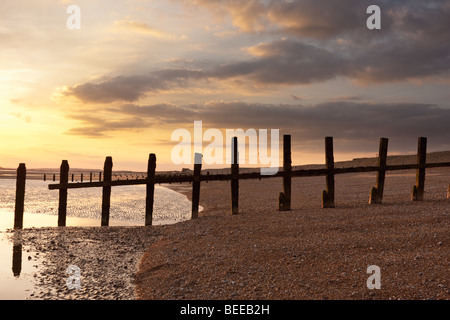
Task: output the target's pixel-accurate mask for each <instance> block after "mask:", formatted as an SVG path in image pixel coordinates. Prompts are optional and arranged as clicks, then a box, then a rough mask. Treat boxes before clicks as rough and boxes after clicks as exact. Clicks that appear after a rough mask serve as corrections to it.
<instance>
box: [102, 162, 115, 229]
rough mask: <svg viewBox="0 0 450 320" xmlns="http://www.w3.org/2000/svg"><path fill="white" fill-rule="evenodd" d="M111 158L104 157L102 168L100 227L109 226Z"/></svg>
mask: <svg viewBox="0 0 450 320" xmlns="http://www.w3.org/2000/svg"><path fill="white" fill-rule="evenodd" d="M112 167H113V162H112V157H106V159H105V165H104V167H103V173H104V177H103V182H104V183H103V192H102V226H105V227H106V226H108V225H109V209H110V207H111V179H112Z"/></svg>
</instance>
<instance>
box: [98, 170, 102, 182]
mask: <svg viewBox="0 0 450 320" xmlns="http://www.w3.org/2000/svg"><path fill="white" fill-rule="evenodd" d="M98 182H102V172H101V171H100V172H99V173H98Z"/></svg>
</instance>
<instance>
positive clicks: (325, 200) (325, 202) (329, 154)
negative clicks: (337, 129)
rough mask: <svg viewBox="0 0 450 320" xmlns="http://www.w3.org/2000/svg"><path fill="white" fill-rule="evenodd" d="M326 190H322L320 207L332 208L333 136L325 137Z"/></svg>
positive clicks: (333, 205)
mask: <svg viewBox="0 0 450 320" xmlns="http://www.w3.org/2000/svg"><path fill="white" fill-rule="evenodd" d="M325 164H326V169H327V175H326V190H323V192H322V207H323V208H334V207H335V204H334V155H333V137H326V138H325Z"/></svg>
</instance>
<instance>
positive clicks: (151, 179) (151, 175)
mask: <svg viewBox="0 0 450 320" xmlns="http://www.w3.org/2000/svg"><path fill="white" fill-rule="evenodd" d="M155 171H156V155H155V154H154V153H151V154H150V155H149V158H148V165H147V195H146V198H145V225H146V226H151V225H152V223H153V203H154V197H155Z"/></svg>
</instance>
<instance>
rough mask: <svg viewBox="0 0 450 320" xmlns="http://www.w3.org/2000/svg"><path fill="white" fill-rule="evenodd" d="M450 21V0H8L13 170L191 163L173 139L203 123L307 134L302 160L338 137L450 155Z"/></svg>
mask: <svg viewBox="0 0 450 320" xmlns="http://www.w3.org/2000/svg"><path fill="white" fill-rule="evenodd" d="M373 4H375V5H378V6H379V7H380V9H381V29H379V30H377V29H375V30H369V29H368V28H367V26H366V21H367V19H368V18H369V17H370V14H367V12H366V10H367V8H368V7H369V6H370V5H373ZM70 5H76V6H78V7H79V8H80V13H81V16H80V29H69V28H68V27H67V20H68V19H69V18H70V16H71V14H70V13H67V11H66V10H67V8H68V7H69V6H70ZM449 16H450V1H448V0H447V1H444V0H442V1H440V0H430V1H414V0H398V1H396V0H385V1H366V0H340V1H336V0H291V1H287V0H286V1H283V0H279V1H272V0H250V1H238V0H215V1H212V0H164V1H163V0H154V1H149V0H147V1H143V0H122V1H106V0H89V1H87V0H76V1H56V0H54V1H52V0H39V1H38V0H26V1H25V0H16V1H2V2H1V3H0V144H1V145H0V167H17V165H18V164H19V163H22V162H24V163H26V164H27V167H28V168H43V167H45V168H54V167H58V166H59V165H60V163H61V160H63V159H65V160H68V161H69V164H70V166H71V167H72V168H101V167H102V166H103V161H104V159H105V157H106V156H112V157H113V159H114V168H115V169H116V170H119V169H120V170H138V171H145V170H146V167H147V163H146V162H147V159H148V154H149V153H155V154H156V156H157V161H158V162H157V163H158V167H157V168H158V169H159V170H171V169H179V168H181V167H189V165H175V164H174V163H173V161H172V159H171V151H172V150H173V148H174V146H175V145H176V144H177V143H178V141H171V136H172V133H173V132H174V130H176V129H180V128H184V129H187V130H189V131H192V132H193V124H194V121H202V123H203V128H204V130H206V129H208V128H216V129H219V130H222V131H223V130H225V129H237V128H242V129H244V130H247V129H250V128H253V129H256V130H258V129H268V130H270V129H278V130H279V132H280V139H282V135H283V134H291V135H292V151H293V156H292V158H293V164H294V165H296V164H308V163H324V161H325V160H324V138H325V137H326V136H333V137H334V144H335V147H334V150H335V160H346V159H352V158H356V157H365V156H376V154H377V152H378V143H379V139H380V138H381V137H386V138H389V154H405V153H408V154H413V153H415V152H416V150H417V138H418V137H419V136H425V137H428V151H443V150H450V130H449V123H450V103H449V101H450V90H449V88H450V86H449V84H450V19H448V17H449ZM207 144H208V142H204V145H207ZM280 147H281V145H280ZM280 154H282V152H280ZM222 166H223V165H222ZM219 167H220V165H219Z"/></svg>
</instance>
